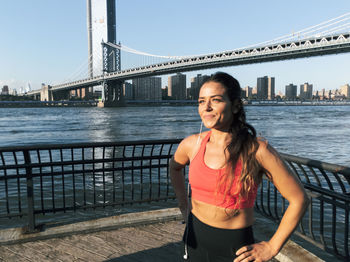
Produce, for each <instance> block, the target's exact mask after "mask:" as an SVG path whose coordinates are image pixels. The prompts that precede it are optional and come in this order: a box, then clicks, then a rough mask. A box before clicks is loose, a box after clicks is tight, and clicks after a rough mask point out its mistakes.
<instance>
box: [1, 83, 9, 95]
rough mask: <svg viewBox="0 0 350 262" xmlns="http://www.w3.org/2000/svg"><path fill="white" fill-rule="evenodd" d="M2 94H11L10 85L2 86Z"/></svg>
mask: <svg viewBox="0 0 350 262" xmlns="http://www.w3.org/2000/svg"><path fill="white" fill-rule="evenodd" d="M1 94H2V95H8V94H9V87H8V86H7V85H5V86H3V87H2V90H1Z"/></svg>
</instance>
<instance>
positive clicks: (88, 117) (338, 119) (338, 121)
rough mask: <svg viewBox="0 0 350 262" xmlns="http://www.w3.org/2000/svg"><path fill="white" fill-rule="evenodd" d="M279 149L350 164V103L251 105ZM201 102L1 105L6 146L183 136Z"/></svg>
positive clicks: (256, 121)
mask: <svg viewBox="0 0 350 262" xmlns="http://www.w3.org/2000/svg"><path fill="white" fill-rule="evenodd" d="M246 113H247V120H248V122H249V123H250V124H252V125H253V126H254V127H255V128H256V130H257V133H258V134H259V135H261V136H263V137H265V138H266V139H267V140H268V141H269V143H270V144H271V145H273V146H274V147H275V148H276V149H277V150H278V151H280V152H283V153H288V154H293V155H298V156H301V157H308V158H312V159H316V160H320V161H325V162H329V163H334V164H341V165H346V166H350V106H246ZM199 129H200V118H199V116H198V114H197V108H196V107H195V106H157V107H122V108H96V107H80V108H79V107H69V108H67V107H56V108H52V107H51V108H0V146H18V145H32V144H58V143H59V144H63V143H77V142H101V141H130V140H149V139H168V138H169V139H170V138H183V137H186V136H188V135H190V134H192V133H196V132H199Z"/></svg>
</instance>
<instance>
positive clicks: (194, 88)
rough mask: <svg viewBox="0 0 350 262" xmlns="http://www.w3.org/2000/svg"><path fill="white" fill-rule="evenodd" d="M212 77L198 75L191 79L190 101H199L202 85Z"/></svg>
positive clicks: (188, 96)
mask: <svg viewBox="0 0 350 262" xmlns="http://www.w3.org/2000/svg"><path fill="white" fill-rule="evenodd" d="M209 78H210V76H208V75H201V74H198V75H197V76H195V77H192V78H191V87H190V89H189V94H188V95H187V98H188V99H191V100H197V99H198V95H199V89H200V88H201V86H202V84H203V83H204V82H205V81H206V80H208V79H209Z"/></svg>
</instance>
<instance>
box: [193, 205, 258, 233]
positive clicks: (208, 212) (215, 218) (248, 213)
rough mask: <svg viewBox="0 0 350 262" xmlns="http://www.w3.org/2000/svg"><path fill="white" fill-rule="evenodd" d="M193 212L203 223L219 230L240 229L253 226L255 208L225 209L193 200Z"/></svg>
mask: <svg viewBox="0 0 350 262" xmlns="http://www.w3.org/2000/svg"><path fill="white" fill-rule="evenodd" d="M191 203H192V209H191V212H192V214H193V215H195V216H196V217H197V218H198V219H199V220H200V221H202V222H203V223H205V224H207V225H209V226H212V227H217V228H224V229H239V228H245V227H248V226H251V225H253V223H254V212H253V208H244V209H239V210H233V209H227V208H226V209H225V208H222V207H217V206H214V205H210V204H207V203H204V202H201V201H198V200H195V199H192V201H191ZM237 211H238V212H237Z"/></svg>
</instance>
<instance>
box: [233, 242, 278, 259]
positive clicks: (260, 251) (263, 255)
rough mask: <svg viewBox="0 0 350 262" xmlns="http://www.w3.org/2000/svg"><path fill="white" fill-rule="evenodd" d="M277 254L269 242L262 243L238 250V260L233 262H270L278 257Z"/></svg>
mask: <svg viewBox="0 0 350 262" xmlns="http://www.w3.org/2000/svg"><path fill="white" fill-rule="evenodd" d="M275 253H276V252H274V251H273V249H272V247H271V246H270V244H269V243H268V242H265V241H262V242H259V243H256V244H251V245H248V246H244V247H241V248H240V249H238V250H237V252H236V256H237V258H236V259H235V260H233V262H248V261H256V262H262V261H269V260H270V259H271V258H273V257H274V256H275V255H276V254H275Z"/></svg>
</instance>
